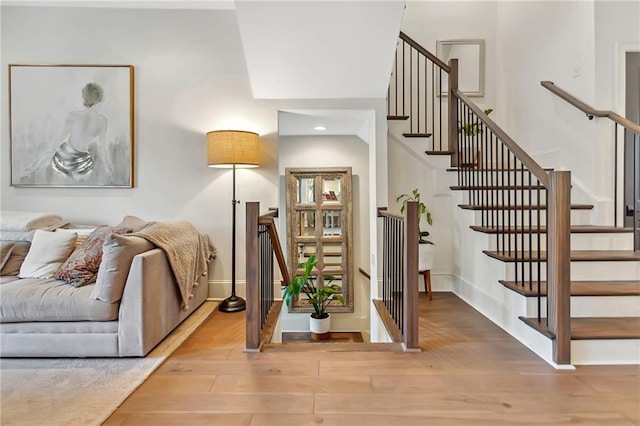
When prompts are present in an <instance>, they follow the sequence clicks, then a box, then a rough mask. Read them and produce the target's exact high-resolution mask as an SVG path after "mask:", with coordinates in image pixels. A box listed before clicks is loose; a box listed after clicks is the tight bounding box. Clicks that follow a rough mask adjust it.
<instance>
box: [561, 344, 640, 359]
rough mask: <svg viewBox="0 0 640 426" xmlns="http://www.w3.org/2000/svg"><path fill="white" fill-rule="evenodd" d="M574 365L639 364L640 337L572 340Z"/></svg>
mask: <svg viewBox="0 0 640 426" xmlns="http://www.w3.org/2000/svg"><path fill="white" fill-rule="evenodd" d="M571 363H572V364H574V365H603V364H639V363H640V339H624V340H572V341H571Z"/></svg>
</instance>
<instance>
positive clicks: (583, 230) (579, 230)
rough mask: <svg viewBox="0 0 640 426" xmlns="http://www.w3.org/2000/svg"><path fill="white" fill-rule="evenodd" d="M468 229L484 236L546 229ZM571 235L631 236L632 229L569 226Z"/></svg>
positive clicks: (525, 227)
mask: <svg viewBox="0 0 640 426" xmlns="http://www.w3.org/2000/svg"><path fill="white" fill-rule="evenodd" d="M469 228H471V229H473V230H474V231H478V232H482V233H484V234H499V233H507V234H516V233H517V234H523V233H525V234H528V233H533V234H538V233H542V234H544V233H546V232H547V227H546V226H543V225H541V226H540V227H539V228H538V227H536V226H533V227H532V228H529V227H528V226H524V227H523V226H516V227H510V228H506V227H504V228H502V227H500V228H496V227H493V228H492V227H489V226H476V225H471V226H470V227H469ZM571 233H572V234H632V233H633V228H618V227H615V226H596V225H572V226H571Z"/></svg>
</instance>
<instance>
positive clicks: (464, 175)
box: [451, 170, 540, 191]
mask: <svg viewBox="0 0 640 426" xmlns="http://www.w3.org/2000/svg"><path fill="white" fill-rule="evenodd" d="M451 173H453V174H455V176H456V182H458V183H456V185H458V184H459V185H465V184H466V185H469V184H471V182H474V183H475V185H480V184H481V185H489V186H490V185H521V184H524V185H525V186H531V185H539V184H540V183H539V182H538V180H537V179H536V178H535V176H533V175H532V176H531V183H529V174H528V173H526V172H525V173H521V172H504V173H502V172H496V171H494V172H491V171H489V170H487V171H486V172H483V171H475V172H469V171H467V170H462V171H459V172H458V171H456V172H451ZM523 175H524V176H523ZM532 191H534V190H532Z"/></svg>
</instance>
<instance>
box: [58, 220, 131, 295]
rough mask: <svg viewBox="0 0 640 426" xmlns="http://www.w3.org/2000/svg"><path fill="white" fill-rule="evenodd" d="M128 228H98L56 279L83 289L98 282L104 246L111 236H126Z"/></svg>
mask: <svg viewBox="0 0 640 426" xmlns="http://www.w3.org/2000/svg"><path fill="white" fill-rule="evenodd" d="M129 231H130V230H129V229H128V228H111V227H109V226H99V227H97V228H96V229H95V230H94V231H93V232H92V233H91V234H90V235H89V236H88V237H87V238H86V239H85V240H84V242H83V243H82V245H80V247H78V248H77V249H76V250H75V251H74V252H73V254H71V256H69V258H68V259H67V261H66V262H64V264H63V265H62V267H60V269H58V272H56V274H55V279H57V280H62V281H66V282H68V283H69V284H71V285H72V286H74V287H82V286H84V285H87V284H91V283H92V282H94V281H95V280H96V273H97V272H98V268H100V262H101V261H102V246H103V245H104V242H105V240H106V239H107V237H108V236H109V235H111V234H124V233H126V232H129Z"/></svg>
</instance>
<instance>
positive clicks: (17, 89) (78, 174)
mask: <svg viewBox="0 0 640 426" xmlns="http://www.w3.org/2000/svg"><path fill="white" fill-rule="evenodd" d="M8 75H9V134H10V169H11V186H14V187H79V188H132V187H133V186H134V68H133V66H132V65H33V64H9V74H8Z"/></svg>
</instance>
